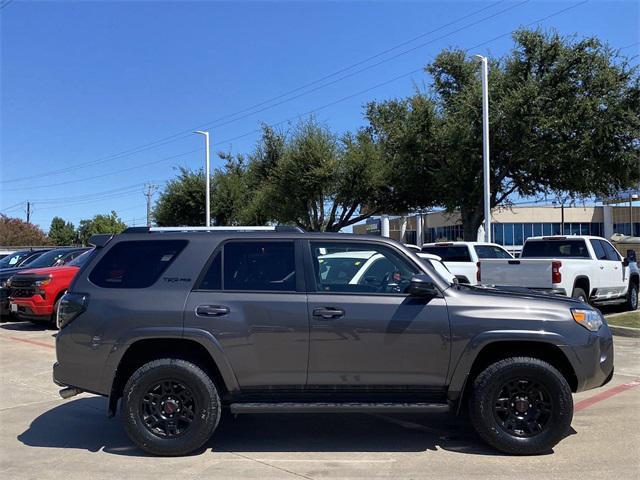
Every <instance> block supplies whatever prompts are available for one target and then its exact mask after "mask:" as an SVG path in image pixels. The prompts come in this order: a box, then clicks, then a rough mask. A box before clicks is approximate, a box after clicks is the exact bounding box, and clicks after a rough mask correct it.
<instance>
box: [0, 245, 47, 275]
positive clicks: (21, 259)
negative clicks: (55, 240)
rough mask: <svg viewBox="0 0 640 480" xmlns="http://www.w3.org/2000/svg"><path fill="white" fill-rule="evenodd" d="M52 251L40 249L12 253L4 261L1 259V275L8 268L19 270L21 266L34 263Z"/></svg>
mask: <svg viewBox="0 0 640 480" xmlns="http://www.w3.org/2000/svg"><path fill="white" fill-rule="evenodd" d="M49 250H51V249H50V248H39V249H33V248H30V249H28V250H18V251H17V252H13V253H10V254H9V255H6V256H5V257H3V258H2V259H0V274H1V273H2V271H3V270H6V269H8V268H17V267H20V266H21V265H23V264H24V265H26V264H27V263H29V262H32V261H34V260H35V259H36V258H38V257H39V256H40V255H42V254H43V253H45V252H48V251H49Z"/></svg>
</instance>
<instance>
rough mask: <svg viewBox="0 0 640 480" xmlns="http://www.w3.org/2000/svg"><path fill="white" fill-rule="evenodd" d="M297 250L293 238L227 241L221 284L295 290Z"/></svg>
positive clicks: (263, 289) (250, 288) (248, 287)
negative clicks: (281, 240) (274, 240)
mask: <svg viewBox="0 0 640 480" xmlns="http://www.w3.org/2000/svg"><path fill="white" fill-rule="evenodd" d="M294 252H295V249H294V244H293V242H228V243H226V244H225V246H224V251H223V253H224V254H223V261H222V263H223V272H224V273H223V276H222V278H223V285H222V288H223V289H224V290H250V291H267V292H268V291H295V289H296V262H295V253H294ZM214 264H215V259H214ZM210 270H211V269H210ZM207 275H208V273H207ZM205 279H206V277H205ZM209 288H211V287H209Z"/></svg>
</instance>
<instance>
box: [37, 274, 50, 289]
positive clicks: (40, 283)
mask: <svg viewBox="0 0 640 480" xmlns="http://www.w3.org/2000/svg"><path fill="white" fill-rule="evenodd" d="M50 283H51V276H49V277H47V278H43V279H42V280H36V281H35V282H33V285H34V286H36V287H44V286H45V285H49V284H50Z"/></svg>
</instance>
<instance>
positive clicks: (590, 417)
mask: <svg viewBox="0 0 640 480" xmlns="http://www.w3.org/2000/svg"><path fill="white" fill-rule="evenodd" d="M54 335H55V331H54V330H48V329H45V328H43V327H41V326H35V325H32V324H30V323H5V324H0V365H1V366H2V367H1V368H2V370H1V379H2V386H3V394H2V395H1V396H0V476H1V478H5V479H30V478H34V479H35V478H37V479H50V478H51V479H56V480H57V479H59V478H65V479H75V478H82V479H102V478H108V479H110V478H113V479H147V478H148V479H154V480H156V479H173V478H180V479H189V478H207V479H217V478H219V479H225V480H226V479H236V478H238V479H245V478H260V479H270V478H278V479H280V478H282V479H295V478H305V479H325V478H332V479H343V478H359V479H373V478H393V479H405V478H407V479H408V478H436V479H456V480H458V479H463V478H473V479H480V478H482V479H514V478H517V479H518V480H526V479H550V478H554V479H572V480H573V479H580V480H586V479H598V480H603V479H616V480H621V479H638V478H640V415H638V412H639V411H640V339H638V338H623V337H615V349H616V361H615V364H616V374H615V376H614V377H613V380H612V381H611V383H609V384H608V385H606V386H605V387H603V388H600V389H597V390H591V391H588V392H583V393H580V394H577V395H575V401H576V412H575V415H574V419H573V424H572V427H573V430H572V432H571V434H570V435H569V436H568V437H567V438H565V439H564V440H563V441H562V442H560V444H558V445H557V446H556V447H555V449H554V451H553V452H552V453H549V454H547V455H542V456H532V457H513V456H508V455H503V454H500V453H498V452H496V451H494V450H492V449H491V448H489V447H487V446H486V445H485V444H483V443H482V441H480V440H479V439H478V437H477V436H476V435H475V434H474V432H473V430H472V428H471V427H470V425H469V424H468V423H467V421H466V420H465V419H464V418H456V417H453V416H449V415H367V414H351V415H293V414H292V415H241V416H238V417H237V418H234V417H233V416H231V415H226V416H225V417H223V419H222V421H221V423H220V426H219V428H218V430H217V431H216V433H215V434H214V436H213V438H212V439H211V440H210V441H209V443H208V444H207V448H206V449H204V450H203V451H201V452H199V453H197V454H195V455H192V456H189V457H182V458H156V457H151V456H148V455H146V454H144V453H143V452H141V451H140V450H138V449H136V448H135V447H133V446H132V445H131V443H130V441H129V439H128V438H127V436H126V435H125V433H124V431H123V429H122V427H121V424H120V421H119V417H116V418H114V419H107V417H106V400H105V399H104V398H101V397H96V396H92V395H88V394H83V395H80V396H77V397H74V398H72V399H69V400H62V399H60V397H59V396H58V387H56V386H55V385H54V384H53V383H52V381H51V365H52V363H53V362H54V359H55V350H54V348H53V345H54Z"/></svg>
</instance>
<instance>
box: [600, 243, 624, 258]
mask: <svg viewBox="0 0 640 480" xmlns="http://www.w3.org/2000/svg"><path fill="white" fill-rule="evenodd" d="M600 242H601V243H602V247H603V248H604V251H605V252H606V253H607V260H613V261H614V262H619V261H620V255H618V251H617V250H616V249H615V248H613V246H612V245H611V244H610V243H609V242H605V241H604V240H600Z"/></svg>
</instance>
